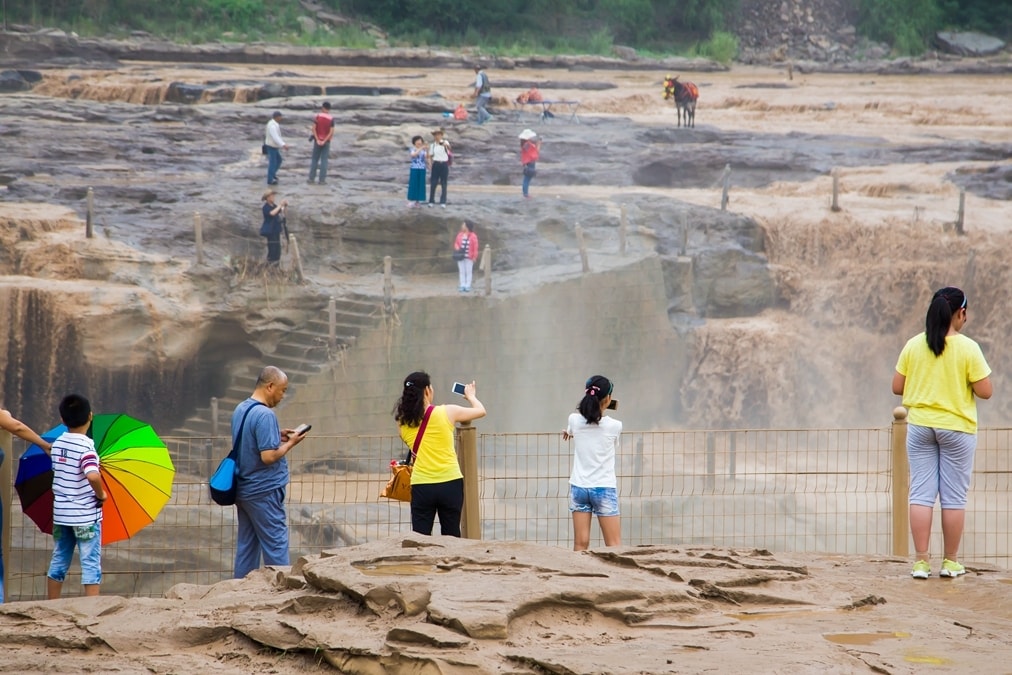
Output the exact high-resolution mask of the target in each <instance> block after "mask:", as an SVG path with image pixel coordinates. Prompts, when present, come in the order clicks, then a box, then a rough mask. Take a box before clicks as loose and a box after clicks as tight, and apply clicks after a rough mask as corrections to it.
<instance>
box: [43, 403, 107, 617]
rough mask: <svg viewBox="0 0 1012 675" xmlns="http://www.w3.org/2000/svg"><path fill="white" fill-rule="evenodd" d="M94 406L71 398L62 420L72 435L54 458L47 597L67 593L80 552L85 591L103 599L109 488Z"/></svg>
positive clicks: (57, 445) (63, 438)
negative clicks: (91, 430)
mask: <svg viewBox="0 0 1012 675" xmlns="http://www.w3.org/2000/svg"><path fill="white" fill-rule="evenodd" d="M91 418H92V415H91V404H90V403H89V402H88V399H86V398H85V397H83V396H79V395H78V394H69V395H67V396H64V397H63V400H62V401H60V419H61V420H62V421H63V424H64V425H66V427H67V430H66V431H65V432H63V434H61V435H60V437H59V438H57V439H56V440H55V441H53V446H52V448H51V450H50V453H49V454H50V455H51V456H52V458H53V558H52V560H51V561H50V563H49V571H48V572H46V597H48V598H49V599H50V600H56V599H58V598H59V597H60V595H62V593H63V581H64V579H66V578H67V571H68V570H69V569H70V562H71V560H73V559H74V549H75V548H76V549H77V552H78V556H79V557H80V559H81V586H83V587H84V594H85V595H86V596H92V595H98V590H99V585H100V584H101V583H102V508H103V506H104V505H105V500H106V497H107V495H106V493H105V486H104V485H103V484H102V476H101V474H100V473H99V464H98V453H97V452H95V441H94V440H92V438H91V437H90V436H88V427H90V426H91Z"/></svg>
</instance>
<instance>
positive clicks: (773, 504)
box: [0, 418, 1012, 600]
mask: <svg viewBox="0 0 1012 675" xmlns="http://www.w3.org/2000/svg"><path fill="white" fill-rule="evenodd" d="M905 432H906V423H905V420H904V419H902V418H900V419H897V421H896V422H895V424H893V425H892V426H891V427H890V426H887V427H882V428H874V429H820V430H813V429H797V430H719V431H718V430H711V431H631V432H625V433H623V434H622V438H621V452H620V453H619V457H618V462H617V474H618V479H619V495H620V496H619V502H620V508H621V511H622V542H623V544H624V545H650V544H665V545H680V544H710V545H714V546H721V547H732V548H739V547H740V548H757V549H767V550H770V551H774V552H777V551H784V552H788V551H790V552H808V553H846V554H873V555H904V554H906V552H907V545H908V542H909V526H908V524H907V520H906V482H907V476H906V456H905V450H904V445H905ZM1010 436H1012V430H1010V429H981V430H980V432H979V434H978V447H977V455H976V466H975V471H974V475H973V483H972V485H971V488H970V502H969V504H968V505H967V513H966V530H965V533H964V536H963V542H962V547H961V557H962V559H963V560H964V561H965V562H967V563H970V564H973V563H978V564H980V563H986V564H991V565H996V566H999V567H1005V568H1008V567H1010V566H1012V542H1010V530H1012V527H1010V516H1009V514H1010V506H1012V501H1010V500H1012V485H1010V483H1012V454H1010V453H1009V447H1010V444H1012V437H1010ZM165 440H166V443H167V444H168V445H169V448H170V451H171V453H172V456H173V460H174V462H175V464H176V470H177V473H176V480H175V484H174V490H173V495H172V498H171V500H170V501H169V503H168V504H167V505H166V507H165V508H164V509H163V511H162V513H161V514H160V515H159V517H158V520H157V521H156V522H155V523H154V524H152V525H150V526H149V527H147V528H146V529H144V530H142V531H141V532H140V533H139V534H138V535H136V536H135V537H134V538H133V539H130V540H127V541H123V542H118V543H116V544H112V545H109V546H106V547H104V549H103V560H102V567H103V581H102V592H103V593H104V594H120V595H141V596H160V595H162V594H163V593H164V592H165V591H166V590H167V589H168V588H170V587H171V586H173V585H174V584H177V583H181V582H187V583H197V584H210V583H215V582H217V581H221V580H222V579H227V578H229V577H230V576H231V570H232V562H233V560H232V559H233V555H234V551H235V509H234V508H231V507H228V508H223V507H220V506H217V505H215V504H213V503H212V502H211V501H210V499H209V497H208V493H207V486H206V480H207V476H208V475H210V473H211V471H212V470H213V469H214V466H216V465H217V462H218V461H219V460H220V459H221V457H223V456H224V455H225V454H226V453H227V444H228V443H229V442H230V441H229V440H228V439H227V438H218V439H208V438H168V439H165ZM457 441H458V452H459V453H460V455H461V462H462V468H463V469H464V472H465V474H466V476H465V493H466V495H467V500H468V501H467V502H466V504H465V519H464V520H465V522H464V523H463V526H462V529H463V532H464V534H465V536H471V537H479V536H480V537H481V538H484V539H490V540H510V541H512V540H518V541H528V542H533V543H538V544H543V545H548V546H560V547H566V548H568V547H570V546H571V545H572V524H571V516H570V514H569V510H568V479H569V468H570V457H571V452H572V448H571V445H570V443H568V442H565V441H563V440H562V438H561V435H560V434H558V433H532V434H522V433H521V434H480V433H478V432H477V430H476V429H474V428H473V427H462V428H458V432H457ZM2 443H3V440H2V439H0V444H2ZM18 443H19V445H18V446H15V452H11V451H10V450H8V453H7V457H8V462H7V463H6V465H7V466H6V468H7V469H10V468H11V465H12V464H15V462H13V461H10V460H11V458H12V457H17V456H18V455H20V452H21V451H23V449H24V444H23V443H21V442H20V441H19V442H18ZM6 447H8V448H9V447H10V445H9V444H8V445H7V446H6ZM404 454H405V448H404V445H403V443H401V441H400V439H399V438H398V437H396V436H315V435H311V436H309V437H307V439H306V440H305V441H303V443H302V444H300V445H299V446H298V448H296V450H295V451H293V452H292V453H291V455H289V465H290V470H291V474H292V476H291V483H290V485H289V489H288V494H287V503H288V517H289V524H290V529H291V550H292V560H293V561H294V560H296V559H297V558H298V556H300V555H309V554H316V553H319V552H321V551H323V550H325V549H328V548H334V547H339V546H350V545H355V544H359V543H362V542H366V541H369V540H373V539H377V538H384V537H389V536H393V535H398V534H406V533H408V532H410V529H411V525H410V512H409V510H410V507H409V506H408V505H407V504H404V503H401V502H394V501H389V500H386V499H382V498H380V497H379V492H380V489H381V488H382V486H383V485H384V483H385V482H386V480H387V478H388V476H389V463H390V460H391V459H392V458H395V457H402V456H403V455H404ZM14 473H16V471H14ZM0 475H2V474H0ZM11 480H12V478H11V473H10V472H8V473H6V481H7V482H6V484H5V485H4V486H0V494H7V495H10V494H11V493H12V492H13V491H12V490H10V486H11V482H10V481H11ZM897 485H899V486H900V487H899V488H897ZM2 488H6V491H5V490H4V489H2ZM8 499H9V500H10V501H9V502H8V503H9V506H10V508H9V510H8V511H7V514H9V516H10V517H9V518H5V528H6V527H8V526H9V528H10V545H9V547H8V548H7V549H6V550H5V562H6V572H7V591H8V594H7V599H8V600H19V599H22V600H24V599H34V598H43V597H45V575H46V570H47V568H48V565H49V557H50V555H51V551H52V540H51V538H50V537H49V536H48V535H44V534H42V533H41V532H39V530H38V529H37V528H36V527H35V525H34V523H32V522H31V521H30V520H28V519H27V518H26V517H24V516H23V515H22V514H21V513H20V504H19V503H18V500H17V497H16V496H11V497H8ZM897 504H898V505H899V507H898V508H897V506H896V505H897ZM935 518H936V523H935V527H934V530H933V537H932V547H933V548H934V549H938V550H936V551H934V552H935V553H940V547H941V536H940V532H941V530H940V525H939V524H938V522H937V520H938V518H939V511H938V509H936V510H935ZM437 527H438V526H437ZM437 531H438V530H437ZM591 545H592V546H601V545H602V542H601V540H600V537H599V533H598V531H597V527H596V526H594V528H593V529H592V540H591ZM79 583H80V575H79V568H78V567H77V564H76V561H75V564H74V565H72V567H71V574H70V575H69V576H68V579H67V585H66V587H65V595H74V594H75V593H77V592H79V590H78V589H79V586H77V584H79Z"/></svg>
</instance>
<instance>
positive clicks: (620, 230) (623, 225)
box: [618, 204, 629, 255]
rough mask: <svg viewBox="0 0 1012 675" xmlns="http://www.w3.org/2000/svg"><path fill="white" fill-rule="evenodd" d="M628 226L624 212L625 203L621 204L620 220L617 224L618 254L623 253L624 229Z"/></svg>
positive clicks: (627, 219) (627, 218)
mask: <svg viewBox="0 0 1012 675" xmlns="http://www.w3.org/2000/svg"><path fill="white" fill-rule="evenodd" d="M628 228H629V217H628V215H627V214H626V209H625V204H623V205H622V220H621V221H620V222H619V225H618V252H619V254H620V255H625V237H626V231H627V230H628Z"/></svg>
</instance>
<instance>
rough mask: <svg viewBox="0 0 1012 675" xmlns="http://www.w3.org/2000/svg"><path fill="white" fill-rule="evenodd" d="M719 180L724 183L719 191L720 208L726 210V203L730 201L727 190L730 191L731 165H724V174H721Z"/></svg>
mask: <svg viewBox="0 0 1012 675" xmlns="http://www.w3.org/2000/svg"><path fill="white" fill-rule="evenodd" d="M721 182H722V183H723V184H724V187H723V189H722V190H721V193H720V210H721V211H727V203H728V202H729V201H730V199H731V198H730V196H729V195H728V192H730V191H731V165H730V164H725V165H724V175H723V176H721Z"/></svg>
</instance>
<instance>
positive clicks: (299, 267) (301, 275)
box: [291, 234, 306, 284]
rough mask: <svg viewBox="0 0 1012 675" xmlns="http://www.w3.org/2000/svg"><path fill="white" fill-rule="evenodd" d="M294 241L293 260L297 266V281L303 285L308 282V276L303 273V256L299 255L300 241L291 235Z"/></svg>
mask: <svg viewBox="0 0 1012 675" xmlns="http://www.w3.org/2000/svg"><path fill="white" fill-rule="evenodd" d="M291 239H292V260H293V261H294V264H295V281H297V282H298V283H300V284H301V283H302V282H303V281H305V280H306V275H305V274H304V273H303V272H302V256H300V255H299V241H298V240H297V239H296V238H295V235H294V234H293V235H291Z"/></svg>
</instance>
